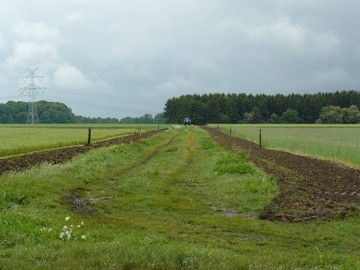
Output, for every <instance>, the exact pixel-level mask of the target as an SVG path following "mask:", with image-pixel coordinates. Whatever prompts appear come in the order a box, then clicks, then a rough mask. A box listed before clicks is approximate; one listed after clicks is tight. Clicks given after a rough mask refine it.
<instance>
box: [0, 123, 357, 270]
mask: <svg viewBox="0 0 360 270" xmlns="http://www.w3.org/2000/svg"><path fill="white" fill-rule="evenodd" d="M0 190H1V192H0V216H1V219H0V266H1V269H276V268H284V269H289V268H298V269H301V268H303V269H309V268H314V269H315V268H318V269H319V268H320V269H323V268H353V269H354V268H357V267H360V265H359V261H358V256H359V254H358V250H360V244H359V237H360V234H359V232H358V231H359V230H358V221H359V218H360V217H359V215H358V214H355V215H353V216H352V217H350V218H348V219H347V220H339V221H333V222H313V223H307V224H283V223H272V222H268V221H264V220H259V219H258V218H257V216H258V214H259V213H260V212H261V210H262V209H263V208H264V207H265V206H266V205H267V204H268V203H269V202H270V201H271V200H272V199H273V198H274V196H276V194H277V187H276V184H275V182H274V181H273V179H271V178H269V177H268V176H266V175H265V174H264V173H262V172H261V171H259V170H258V169H257V168H255V167H254V166H253V165H252V164H251V163H249V162H248V160H247V158H246V156H244V155H243V154H242V153H237V154H234V153H229V152H227V151H226V150H225V149H224V148H222V147H220V146H218V145H216V144H214V142H213V141H212V140H211V139H210V137H209V136H208V135H207V134H206V133H205V131H203V130H200V129H197V128H195V127H186V128H181V129H171V130H169V131H167V132H163V133H161V134H158V135H156V136H154V137H152V138H150V139H147V140H143V141H141V142H140V143H138V144H135V145H119V146H114V147H109V148H107V149H101V150H95V151H92V152H90V153H88V154H86V155H82V156H78V157H77V158H75V159H74V160H73V161H72V162H69V163H67V164H65V165H56V166H49V165H46V164H44V165H43V166H40V167H38V168H34V169H32V170H29V171H27V172H24V173H20V174H16V173H11V174H7V175H3V176H2V177H1V178H0ZM66 217H69V218H70V219H69V220H67V221H66V220H65V218H66ZM71 225H73V226H71ZM64 226H66V228H64ZM70 231H71V232H70ZM66 232H68V233H66ZM61 235H63V236H62V238H60V236H61ZM68 235H70V239H68ZM67 239H68V240H67Z"/></svg>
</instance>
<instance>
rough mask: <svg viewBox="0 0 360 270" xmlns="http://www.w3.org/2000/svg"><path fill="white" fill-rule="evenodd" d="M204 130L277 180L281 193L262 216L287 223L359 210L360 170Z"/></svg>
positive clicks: (328, 217)
mask: <svg viewBox="0 0 360 270" xmlns="http://www.w3.org/2000/svg"><path fill="white" fill-rule="evenodd" d="M206 130H207V131H208V132H209V133H210V134H211V135H212V136H213V138H214V139H215V140H216V141H217V142H218V143H220V144H223V145H225V146H227V147H228V148H229V149H233V150H235V149H237V150H238V149H243V150H245V151H248V152H249V156H250V158H251V160H252V161H253V162H254V163H255V164H256V165H257V166H258V167H259V168H261V169H263V170H264V171H265V172H266V173H268V174H270V175H272V176H274V177H275V178H276V180H277V181H278V183H279V186H280V194H279V196H278V197H277V198H276V199H275V200H274V201H273V202H272V203H271V204H270V205H269V206H268V207H267V208H266V209H265V210H264V211H263V213H262V215H261V217H262V218H264V219H268V220H281V221H289V222H300V221H308V220H329V219H334V218H339V217H344V216H346V215H348V214H349V213H351V212H352V211H355V210H359V209H360V207H359V206H360V170H358V169H354V168H349V167H346V166H344V165H341V164H338V163H335V162H331V161H325V160H320V159H316V158H311V157H305V156H299V155H296V154H292V153H289V152H284V151H275V150H267V149H263V148H259V146H258V145H256V144H255V143H252V142H249V141H247V140H243V139H240V138H238V137H231V136H229V135H226V134H224V133H222V132H221V131H220V130H217V129H209V128H206ZM234 148H235V149H234Z"/></svg>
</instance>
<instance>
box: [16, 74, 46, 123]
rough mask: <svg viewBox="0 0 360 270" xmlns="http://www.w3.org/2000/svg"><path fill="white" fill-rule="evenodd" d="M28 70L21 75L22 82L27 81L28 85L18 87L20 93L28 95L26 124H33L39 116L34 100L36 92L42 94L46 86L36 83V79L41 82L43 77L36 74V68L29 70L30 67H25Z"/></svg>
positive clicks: (37, 120)
mask: <svg viewBox="0 0 360 270" xmlns="http://www.w3.org/2000/svg"><path fill="white" fill-rule="evenodd" d="M27 70H28V71H29V74H27V75H25V76H23V77H22V80H23V82H24V83H28V86H26V87H24V88H20V89H19V90H20V93H21V94H22V95H26V96H29V111H28V116H27V121H26V122H27V123H28V124H35V123H39V116H38V113H37V106H36V100H37V95H38V94H44V93H45V90H46V88H45V87H39V86H37V85H36V79H37V80H38V81H39V82H41V81H42V79H43V76H39V75H36V71H37V70H38V68H36V69H34V70H33V71H31V70H30V69H27Z"/></svg>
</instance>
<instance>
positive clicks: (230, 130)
mask: <svg viewBox="0 0 360 270" xmlns="http://www.w3.org/2000/svg"><path fill="white" fill-rule="evenodd" d="M230 135H231V127H230Z"/></svg>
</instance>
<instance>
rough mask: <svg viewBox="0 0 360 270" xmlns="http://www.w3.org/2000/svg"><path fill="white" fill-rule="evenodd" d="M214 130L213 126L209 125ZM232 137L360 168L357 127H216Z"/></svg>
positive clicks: (359, 140)
mask: <svg viewBox="0 0 360 270" xmlns="http://www.w3.org/2000/svg"><path fill="white" fill-rule="evenodd" d="M212 126H213V127H216V126H215V125H212ZM219 128H220V129H221V130H223V131H224V132H226V133H227V134H229V133H230V129H231V135H233V136H238V137H240V138H244V139H248V140H251V141H253V142H257V143H258V142H259V129H261V132H262V145H263V146H264V147H266V148H274V149H282V150H287V151H291V152H297V153H301V154H305V155H312V156H317V157H320V158H325V159H330V160H337V161H340V162H344V163H346V164H349V165H352V166H355V167H360V155H359V149H360V125H219Z"/></svg>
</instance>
